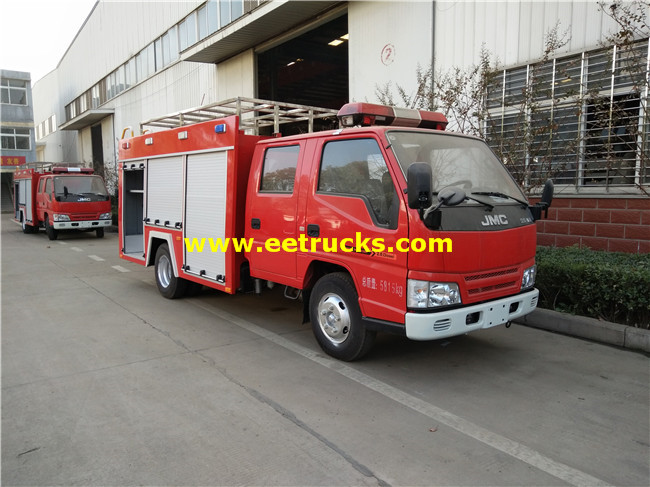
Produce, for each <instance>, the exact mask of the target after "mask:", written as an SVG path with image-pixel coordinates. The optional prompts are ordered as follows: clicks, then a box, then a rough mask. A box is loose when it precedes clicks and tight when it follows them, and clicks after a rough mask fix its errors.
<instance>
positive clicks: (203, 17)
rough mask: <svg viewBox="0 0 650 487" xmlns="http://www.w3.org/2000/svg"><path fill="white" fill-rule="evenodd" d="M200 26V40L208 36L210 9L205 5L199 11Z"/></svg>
mask: <svg viewBox="0 0 650 487" xmlns="http://www.w3.org/2000/svg"><path fill="white" fill-rule="evenodd" d="M197 20H198V24H199V40H201V39H204V38H206V37H207V36H208V7H207V6H206V5H204V6H203V7H201V8H200V9H199V13H198V19H197Z"/></svg>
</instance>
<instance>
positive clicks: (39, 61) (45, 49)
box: [0, 0, 96, 84]
mask: <svg viewBox="0 0 650 487" xmlns="http://www.w3.org/2000/svg"><path fill="white" fill-rule="evenodd" d="M95 1H96V0H0V69H7V70H11V71H26V72H29V73H31V78H32V84H34V83H35V82H36V81H38V80H39V79H41V78H42V77H43V76H45V75H46V74H47V73H49V72H50V71H52V70H53V69H55V68H56V66H57V64H58V63H59V61H60V60H61V58H62V57H63V54H65V51H66V50H67V49H68V47H69V46H70V44H71V43H72V40H73V39H74V37H75V36H76V35H77V32H79V29H80V28H81V26H82V25H83V23H84V21H85V20H86V18H87V17H88V15H89V14H90V11H91V10H92V8H93V6H94V5H95Z"/></svg>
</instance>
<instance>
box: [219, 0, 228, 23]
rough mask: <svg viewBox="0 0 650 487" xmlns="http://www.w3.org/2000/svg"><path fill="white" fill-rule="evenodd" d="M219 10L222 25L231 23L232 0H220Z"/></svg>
mask: <svg viewBox="0 0 650 487" xmlns="http://www.w3.org/2000/svg"><path fill="white" fill-rule="evenodd" d="M219 7H220V8H219V12H220V17H221V22H220V23H221V27H223V26H224V25H228V24H229V23H230V1H229V0H219Z"/></svg>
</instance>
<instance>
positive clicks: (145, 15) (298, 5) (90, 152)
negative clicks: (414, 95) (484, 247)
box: [33, 0, 650, 196]
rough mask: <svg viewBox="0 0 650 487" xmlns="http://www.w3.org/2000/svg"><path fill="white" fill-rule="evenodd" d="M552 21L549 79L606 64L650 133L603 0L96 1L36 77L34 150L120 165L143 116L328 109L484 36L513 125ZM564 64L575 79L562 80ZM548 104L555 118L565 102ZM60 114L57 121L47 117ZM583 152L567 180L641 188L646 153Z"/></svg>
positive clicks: (480, 42) (53, 157)
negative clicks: (262, 104)
mask: <svg viewBox="0 0 650 487" xmlns="http://www.w3.org/2000/svg"><path fill="white" fill-rule="evenodd" d="M554 27H557V30H558V31H559V32H563V33H564V34H565V35H566V39H567V42H566V43H565V44H564V45H563V46H562V47H561V48H560V49H559V50H557V51H555V52H554V53H553V58H552V59H550V60H546V63H545V66H547V67H548V69H547V71H548V73H547V74H548V77H549V78H548V80H549V87H550V88H552V89H553V90H555V87H558V88H557V91H558V92H559V91H560V88H562V89H566V87H569V86H573V87H574V88H575V87H576V86H577V87H578V89H579V87H580V86H583V84H585V85H586V83H587V81H589V83H592V84H593V83H595V82H596V81H594V80H596V78H595V76H596V75H595V73H596V72H600V73H601V75H599V78H598V80H597V81H598V82H600V83H601V84H602V90H601V95H602V97H603V99H607V98H608V99H609V103H610V107H611V106H618V105H617V104H624V105H625V106H624V109H625V110H626V113H627V114H628V116H629V117H632V118H634V117H636V118H635V120H637V121H638V123H639V126H640V127H641V128H642V131H641V132H642V133H643V134H645V135H644V140H645V139H647V134H648V132H649V131H650V130H649V129H648V124H647V115H646V111H647V99H648V93H647V84H646V87H645V91H643V90H642V91H641V96H637V97H636V98H635V99H634V100H632V101H630V100H629V98H630V97H629V96H627V95H626V93H628V92H629V91H630V89H631V88H630V83H627V84H626V81H625V79H623V78H624V76H620V74H619V73H616V75H615V76H612V73H611V72H610V71H609V70H608V67H607V66H605V64H606V63H607V62H610V63H611V61H606V59H611V53H612V48H611V46H606V45H605V44H604V42H605V40H606V39H607V36H608V35H609V34H611V33H612V32H614V31H616V30H617V28H618V26H617V25H616V24H615V22H614V21H613V20H612V19H611V17H610V16H609V15H607V13H606V12H603V11H602V10H601V8H599V6H598V4H597V2H586V1H582V0H576V1H566V0H565V1H552V0H549V1H515V0H512V1H482V0H475V1H462V2H459V1H446V0H437V1H348V2H341V1H295V0H289V1H286V0H266V1H265V0H260V1H244V0H209V1H205V0H195V1H178V2H176V1H174V2H170V1H162V2H156V1H146V2H145V1H140V2H115V1H110V0H99V1H98V2H97V3H96V4H95V6H94V8H93V9H92V11H91V12H90V14H89V15H88V18H87V19H86V21H85V23H84V25H83V26H82V27H81V29H80V30H79V32H78V34H77V36H76V37H75V39H74V41H73V43H72V44H71V45H70V47H69V48H68V50H67V51H66V53H65V55H64V56H63V58H62V59H61V60H60V62H59V64H58V66H57V68H56V69H55V70H54V71H52V72H51V73H49V74H48V75H47V76H45V77H44V78H42V79H40V80H39V81H38V82H37V83H36V84H35V86H34V89H33V94H34V118H35V121H36V126H37V139H38V144H37V145H38V147H37V149H38V158H39V160H48V161H57V160H76V161H83V162H85V163H88V164H92V163H93V162H94V163H95V164H104V165H105V166H106V167H110V166H112V165H114V164H115V160H116V154H117V147H118V142H117V141H118V140H119V139H120V138H121V137H122V135H123V134H128V135H130V133H131V131H133V132H135V133H138V131H139V130H140V123H141V122H143V121H145V120H149V119H153V118H156V117H160V116H162V115H165V114H169V113H172V112H178V111H182V110H187V109H189V108H192V107H198V106H202V105H207V104H211V103H216V102H219V101H221V100H226V99H229V98H233V97H251V98H261V99H273V100H279V101H283V102H292V103H300V104H307V105H313V106H320V107H328V108H339V107H340V106H341V105H342V104H343V103H345V102H347V101H368V102H376V101H377V95H376V90H377V87H378V86H381V85H385V84H386V83H388V82H390V83H391V84H392V85H393V86H401V87H403V88H405V89H406V90H407V91H409V90H415V87H416V86H415V85H416V79H415V78H416V76H415V73H416V70H417V69H418V67H428V66H431V65H432V63H433V65H434V70H435V71H445V70H451V69H453V68H455V67H460V68H463V67H466V66H470V65H472V64H474V63H477V62H478V61H479V53H480V51H481V49H482V48H484V49H486V50H487V51H489V52H490V53H491V54H492V55H493V56H494V58H495V59H498V61H499V65H500V66H501V67H502V68H503V71H502V77H501V79H500V81H499V83H500V84H498V86H495V89H494V90H492V94H491V101H490V107H492V108H491V111H492V114H493V115H494V116H495V118H499V119H500V120H501V122H502V123H501V130H503V131H504V135H507V131H508V130H509V129H508V127H509V126H515V125H516V120H515V119H514V118H512V117H510V118H509V113H508V109H507V106H508V105H509V97H510V98H511V99H512V100H511V101H514V102H515V103H516V102H517V96H518V95H517V93H520V91H521V86H523V85H525V83H526V82H527V79H528V78H527V76H529V73H530V69H531V64H533V63H537V62H538V61H540V59H541V57H542V55H543V51H544V47H545V39H546V36H547V34H548V32H550V31H551V30H552V29H553V28H554ZM638 41H639V42H638V43H637V44H636V47H635V49H636V51H635V52H636V53H637V55H638V56H637V58H634V60H633V62H634V63H636V64H637V65H638V66H637V67H639V68H640V69H641V70H643V71H644V72H645V73H646V80H647V70H648V59H649V54H648V53H649V44H648V39H647V38H645V39H644V38H641V39H638ZM628 58H629V56H628ZM623 61H625V60H623ZM628 61H629V59H628ZM614 62H615V66H617V67H618V66H619V65H620V66H622V64H621V60H620V59H618V60H615V61H614ZM597 63H598V64H597ZM556 66H557V68H556ZM561 66H565V70H564V71H562V73H563V74H562V76H564V77H566V79H563V80H558V79H556V76H560V71H559V69H560V67H561ZM619 69H620V68H619ZM567 73H569V74H567ZM607 76H609V78H608V79H606V80H605V81H603V79H604V78H606V77H607ZM580 80H582V83H581V81H580ZM560 81H562V83H560ZM564 81H571V83H566V84H564ZM610 81H611V82H610ZM646 83H647V81H646ZM495 94H496V95H495ZM550 96H551V97H552V96H553V95H552V94H551V95H550ZM588 112H589V110H588V109H587V110H585V113H584V114H583V115H582V119H579V118H576V119H573V118H572V117H574V115H572V114H567V113H564V115H563V116H564V117H565V118H564V119H562V120H561V121H562V123H561V125H562V126H564V127H568V128H567V130H568V131H573V132H576V133H578V132H580V131H584V130H585V126H586V125H585V124H588V120H587V118H586V117H588V116H589V113H588ZM549 113H555V115H554V116H556V117H559V115H558V114H561V113H562V111H561V107H559V108H558V107H550V108H549ZM576 117H578V116H577V115H576ZM629 117H628V118H629ZM52 120H55V124H56V126H58V129H57V130H56V131H54V132H48V131H46V130H39V125H42V126H43V127H45V126H48V124H49V125H50V126H51V125H52ZM559 121H560V119H558V122H559ZM627 121H628V122H629V120H627ZM565 122H566V123H565ZM125 129H126V132H125ZM586 139H587V144H593V143H595V142H594V139H593V137H592V139H591V140H590V139H589V138H588V137H586ZM644 143H645V142H644ZM641 150H642V151H643V150H647V145H645V146H643V145H642V149H641ZM556 152H558V156H559V152H560V146H558V147H557V150H556ZM575 152H576V153H574V154H572V155H571V157H572V162H571V164H570V165H569V166H570V167H567V170H566V171H565V172H564V173H562V174H561V175H560V176H559V178H560V180H559V181H558V182H559V183H560V184H563V183H566V185H567V187H570V188H573V189H571V190H570V192H571V191H573V192H574V193H575V192H580V191H581V188H586V189H589V187H590V186H596V189H593V188H591V189H590V191H587V192H588V193H590V194H601V193H602V194H604V193H607V194H616V193H617V192H619V193H621V194H628V195H637V196H638V194H642V193H643V191H641V193H639V187H645V188H646V189H647V188H648V183H649V182H650V168H647V167H645V165H646V164H647V162H644V161H643V160H642V159H647V158H643V157H641V156H643V154H641V155H639V154H638V153H632V154H631V155H630V154H626V155H625V157H628V158H629V159H630V160H629V164H628V167H627V169H628V173H627V177H626V179H624V180H617V179H615V178H613V177H611V178H610V177H609V176H608V175H605V176H602V175H594V174H592V173H590V172H589V171H590V169H589V161H588V159H589V154H587V153H578V152H577V151H575ZM621 157H623V156H621ZM593 164H596V163H593ZM600 169H601V168H600V167H599V170H600ZM599 174H600V173H599ZM601 183H602V184H601ZM601 186H602V187H603V188H604V189H603V188H600V187H601ZM599 188H600V189H599Z"/></svg>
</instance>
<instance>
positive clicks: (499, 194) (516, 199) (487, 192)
mask: <svg viewBox="0 0 650 487" xmlns="http://www.w3.org/2000/svg"><path fill="white" fill-rule="evenodd" d="M470 194H480V195H484V196H498V197H499V198H507V199H510V200H514V201H516V202H517V203H521V204H522V205H525V206H528V203H526V202H525V201H523V200H520V199H519V198H515V197H514V196H510V195H509V194H505V193H502V192H500V191H472V192H471V193H470Z"/></svg>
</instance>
